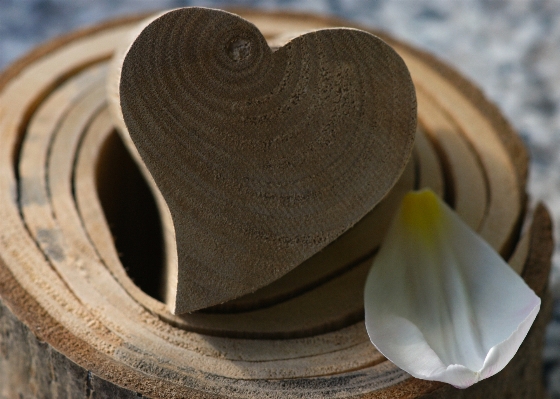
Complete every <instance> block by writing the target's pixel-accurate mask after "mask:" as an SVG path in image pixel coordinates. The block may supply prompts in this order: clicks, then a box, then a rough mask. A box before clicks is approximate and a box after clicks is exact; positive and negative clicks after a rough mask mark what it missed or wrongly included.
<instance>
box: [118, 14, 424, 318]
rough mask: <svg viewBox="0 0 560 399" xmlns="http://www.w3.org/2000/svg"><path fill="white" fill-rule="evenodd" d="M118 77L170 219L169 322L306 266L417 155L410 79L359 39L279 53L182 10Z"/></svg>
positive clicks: (158, 22)
mask: <svg viewBox="0 0 560 399" xmlns="http://www.w3.org/2000/svg"><path fill="white" fill-rule="evenodd" d="M117 67H118V68H119V71H120V76H118V78H119V93H120V98H119V99H118V101H119V104H120V107H121V110H122V115H123V118H124V121H125V124H126V127H127V130H128V132H129V134H130V137H131V138H132V141H133V142H134V145H135V146H136V147H137V149H138V152H139V153H140V155H141V157H142V160H143V162H144V164H145V165H146V166H147V168H148V170H149V172H150V174H151V175H152V176H153V178H154V180H155V182H156V183H157V186H158V188H159V190H160V191H161V193H162V195H163V197H164V198H165V200H166V202H167V205H168V206H169V210H170V212H171V216H172V219H173V224H174V229H175V236H176V242H177V254H178V262H179V267H178V277H177V290H176V300H175V301H174V302H175V308H174V309H173V311H174V312H175V313H184V312H191V311H193V310H197V309H201V308H205V307H208V306H209V305H215V304H218V303H221V302H224V301H226V300H229V299H232V298H236V297H239V296H241V295H242V294H246V293H250V292H253V291H255V290H256V289H257V288H260V287H262V286H265V285H267V284H268V283H270V282H272V281H274V280H276V279H277V278H279V277H280V276H282V275H284V274H285V273H287V272H288V271H290V270H291V269H293V268H294V267H296V266H297V265H299V264H300V263H301V262H302V261H304V260H306V259H307V258H309V257H311V256H312V255H313V254H315V253H316V252H318V251H319V250H321V249H322V248H324V247H325V246H326V245H328V244H329V243H330V242H332V241H333V240H334V239H335V238H337V237H338V236H340V235H341V234H342V233H343V232H344V231H346V230H348V229H349V228H350V227H351V226H353V225H354V224H355V223H356V222H358V221H359V220H360V219H361V218H363V216H364V215H365V214H366V213H368V212H369V211H371V209H372V208H373V207H374V206H375V204H377V202H379V201H380V200H381V198H382V197H383V196H384V195H385V194H386V193H387V191H388V190H389V189H390V188H391V187H392V186H393V185H394V184H395V182H396V180H397V179H398V177H399V176H400V174H401V173H402V170H403V169H404V167H405V165H406V162H407V160H408V157H409V155H410V151H411V149H412V143H413V139H414V131H415V127H416V99H415V95H414V87H413V85H412V81H411V79H410V77H409V73H408V70H407V69H406V66H405V65H404V63H403V62H402V60H401V59H400V57H399V56H398V55H397V54H396V53H395V52H394V51H393V50H392V49H391V48H390V47H389V46H387V45H386V44H385V43H384V42H383V41H381V40H379V39H378V38H376V37H375V36H373V35H371V34H370V33H366V32H363V31H359V30H355V29H330V30H329V29H325V30H318V31H315V32H310V33H307V34H304V35H302V36H298V37H296V38H294V39H292V40H290V41H289V42H288V43H287V44H286V45H284V46H282V47H280V48H278V49H277V50H276V51H274V52H272V51H271V50H270V48H269V46H268V44H267V42H266V40H265V38H264V37H263V36H262V34H261V33H260V32H259V30H258V29H257V28H256V27H255V26H254V25H253V24H251V23H249V22H247V21H245V20H243V19H241V18H239V17H238V16H235V15H233V14H229V13H226V12H222V11H217V10H209V9H202V8H196V7H193V8H183V9H180V10H174V11H171V12H168V13H166V14H163V15H162V16H160V17H158V18H157V19H155V20H154V21H152V22H151V23H150V24H149V25H148V26H147V27H146V28H145V29H144V30H143V31H142V32H141V33H140V34H139V35H138V37H136V38H135V40H134V42H133V43H132V45H131V46H130V47H129V49H128V51H127V52H126V54H125V56H124V59H123V62H122V65H118V66H117Z"/></svg>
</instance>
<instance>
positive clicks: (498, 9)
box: [0, 0, 560, 399]
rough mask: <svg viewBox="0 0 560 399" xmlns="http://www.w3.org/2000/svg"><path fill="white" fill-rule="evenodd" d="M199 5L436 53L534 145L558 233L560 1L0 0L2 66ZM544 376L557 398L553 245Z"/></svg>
mask: <svg viewBox="0 0 560 399" xmlns="http://www.w3.org/2000/svg"><path fill="white" fill-rule="evenodd" d="M190 5H199V6H207V7H225V6H229V7H233V6H237V7H239V6H242V7H252V8H261V9H288V10H300V11H308V12H315V13H321V14H328V15H335V16H338V17H343V18H347V19H350V20H352V21H355V22H359V23H362V24H364V25H367V26H371V27H375V28H377V29H381V30H384V31H386V32H388V33H390V34H391V35H393V36H394V37H396V38H399V39H402V40H405V41H407V42H409V43H411V44H413V45H415V46H417V47H420V48H422V49H424V50H428V51H430V52H432V53H434V54H436V55H437V56H438V57H439V58H441V59H443V60H444V61H446V62H447V63H449V64H451V65H453V66H454V67H455V68H457V69H458V70H459V71H461V72H462V73H463V74H464V75H466V76H467V77H468V78H470V79H471V80H472V81H474V82H475V83H476V84H478V86H480V87H481V88H482V89H483V91H484V92H485V93H486V95H487V96H488V98H489V99H490V100H491V101H493V102H495V103H497V104H498V106H499V107H500V108H501V109H502V111H503V113H504V114H505V115H506V117H507V118H508V119H509V121H510V122H511V123H512V124H513V126H514V127H515V129H516V130H517V131H518V133H519V134H520V135H521V137H522V138H523V140H524V141H525V143H526V144H527V146H528V148H529V150H530V153H531V175H530V180H529V194H530V196H531V199H532V201H544V202H545V203H546V205H547V206H548V208H549V209H550V210H551V212H552V214H553V217H554V219H555V222H556V228H555V232H556V237H557V238H558V237H560V235H558V232H560V112H559V110H558V107H559V105H560V0H309V1H303V0H244V1H243V0H238V1H228V2H225V1H213V0H200V1H182V0H162V1H148V0H0V70H2V69H4V68H5V67H6V66H7V65H8V64H9V63H10V62H12V61H14V60H15V59H17V58H18V57H20V56H22V55H23V54H25V53H26V52H27V51H29V50H31V49H32V48H33V47H35V46H36V45H38V44H40V43H42V42H44V41H46V40H48V39H50V38H53V37H56V36H58V35H60V34H63V33H65V32H69V31H71V30H74V29H76V28H79V27H83V26H86V25H91V24H94V23H96V22H99V21H102V20H105V19H108V18H114V17H117V16H122V15H127V14H134V13H140V12H146V11H150V10H156V9H166V8H175V7H181V6H190ZM550 287H551V290H552V292H553V295H554V296H555V298H556V301H555V310H554V314H553V318H552V320H551V322H550V324H549V326H548V331H547V344H546V348H545V352H544V360H545V374H544V377H543V378H544V379H545V382H546V384H547V386H548V388H549V392H550V394H551V399H560V245H557V250H556V253H555V256H554V267H553V272H552V275H551V284H550Z"/></svg>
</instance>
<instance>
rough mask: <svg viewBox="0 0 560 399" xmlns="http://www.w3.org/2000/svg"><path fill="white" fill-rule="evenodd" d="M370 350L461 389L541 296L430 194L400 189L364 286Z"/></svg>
mask: <svg viewBox="0 0 560 399" xmlns="http://www.w3.org/2000/svg"><path fill="white" fill-rule="evenodd" d="M364 296H365V298H364V299H365V320H366V328H367V331H368V334H369V337H370V339H371V341H372V342H373V344H374V345H375V346H376V347H377V349H378V350H379V351H380V352H381V353H382V354H383V355H384V356H385V357H387V358H388V359H389V360H391V361H392V362H393V363H395V364H396V365H397V366H399V367H400V368H402V369H403V370H405V371H407V372H408V373H410V374H411V375H413V376H414V377H417V378H421V379H427V380H436V381H443V382H447V383H450V384H452V385H454V386H456V387H459V388H466V387H468V386H470V385H472V384H474V383H476V382H477V381H479V380H481V379H484V378H488V377H490V376H492V375H494V374H496V373H497V372H499V371H500V370H502V369H503V368H504V367H505V366H506V364H507V363H508V362H509V361H510V360H511V358H512V357H513V356H514V355H515V353H516V352H517V349H518V348H519V346H520V345H521V342H522V341H523V339H524V338H525V336H526V335H527V332H528V331H529V328H530V327H531V325H532V323H533V321H534V320H535V317H536V316H537V313H538V311H539V309H540V302H541V301H540V299H539V297H538V296H537V295H536V294H535V293H534V292H533V290H531V289H530V288H529V287H528V286H527V284H525V282H524V281H523V279H522V278H521V277H519V276H518V275H517V274H516V273H515V272H514V271H513V270H512V269H511V267H510V266H509V265H508V264H507V263H506V262H505V261H504V260H503V259H502V258H501V257H500V255H499V254H498V253H496V252H495V251H494V250H493V249H492V248H491V247H490V246H489V245H488V244H487V243H486V242H485V241H484V240H483V239H482V238H480V237H479V236H478V235H477V234H476V233H475V232H474V231H472V230H471V228H470V227H468V226H467V225H466V224H465V223H464V222H463V221H462V220H461V218H460V217H459V216H458V215H457V214H455V213H454V212H453V211H452V210H451V209H450V208H449V207H448V206H447V205H446V204H445V203H443V201H441V200H440V199H439V198H438V197H437V196H436V195H435V194H434V193H433V192H432V191H429V190H423V191H419V192H411V193H409V194H407V195H406V196H405V198H404V199H403V202H402V204H401V207H400V209H399V211H398V212H397V214H396V215H395V218H394V220H393V223H392V225H391V227H390V228H389V231H388V232H387V236H386V238H385V241H384V243H383V244H382V246H381V248H380V250H379V253H378V254H377V256H376V259H375V261H374V263H373V266H372V268H371V271H370V273H369V275H368V278H367V281H366V287H365V294H364Z"/></svg>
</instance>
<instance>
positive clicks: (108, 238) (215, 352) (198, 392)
mask: <svg viewBox="0 0 560 399" xmlns="http://www.w3.org/2000/svg"><path fill="white" fill-rule="evenodd" d="M243 16H244V17H246V18H249V19H250V20H251V21H252V22H254V23H255V24H256V25H257V26H258V27H259V29H260V30H261V31H262V32H263V34H264V37H265V38H266V39H267V40H270V41H272V40H274V37H275V36H279V35H283V34H284V33H285V32H294V31H306V30H309V29H314V28H319V27H328V26H340V25H342V24H344V25H346V26H348V23H347V22H341V21H336V20H331V19H324V18H319V17H314V16H309V15H301V14H289V13H272V14H268V13H263V12H249V11H247V12H244V13H243ZM135 22H136V21H131V20H123V21H119V22H111V23H108V24H103V25H100V26H98V27H96V28H93V29H88V30H86V31H82V32H78V33H75V34H73V35H71V36H69V37H67V38H62V39H59V40H57V41H55V42H53V43H50V44H48V45H46V47H44V48H41V49H38V50H36V51H35V52H34V53H32V54H30V55H29V56H27V58H25V59H23V60H22V61H19V62H18V63H16V64H14V66H12V67H11V68H10V69H8V70H7V71H6V72H5V73H4V74H3V75H2V76H0V113H1V115H2V117H1V118H0V142H2V143H3V144H2V146H0V171H1V173H0V204H1V206H0V297H1V303H2V305H1V307H0V396H1V397H22V396H23V397H55V398H56V397H82V396H86V397H88V396H99V397H104V396H105V397H137V395H138V394H141V395H142V396H144V397H153V398H170V397H188V398H224V397H228V398H231V397H239V398H241V397H258V398H267V397H268V398H290V397H302V396H304V397H309V398H324V397H339V398H340V397H353V398H356V397H361V398H387V397H400V398H419V397H431V398H440V397H449V398H478V397H481V398H482V397H512V398H539V397H543V391H542V386H541V376H540V367H541V359H540V352H541V348H542V341H543V336H544V327H545V325H546V320H547V317H548V311H547V306H548V305H547V306H544V307H543V310H542V311H541V314H540V315H539V316H538V318H537V321H536V322H535V324H534V325H533V327H532V328H531V331H530V332H529V335H528V336H527V338H526V340H525V342H524V343H523V345H522V347H521V348H520V350H519V352H518V353H517V355H516V356H515V357H514V359H513V360H512V362H511V363H510V364H509V365H508V366H507V367H506V368H505V369H504V370H503V371H502V372H500V373H498V374H497V375H496V376H494V377H491V378H489V379H488V380H485V381H482V382H480V383H478V384H476V385H475V386H473V387H471V388H469V389H465V390H457V389H455V388H453V387H450V386H447V385H445V384H441V383H435V382H426V381H420V380H417V379H414V378H412V377H410V376H409V375H408V374H406V373H404V372H403V371H402V370H400V369H398V368H397V367H396V366H394V365H393V364H392V363H390V362H388V361H387V360H385V359H384V358H383V356H381V354H380V353H379V352H377V351H376V350H375V348H374V347H373V345H372V344H371V343H370V342H369V339H368V337H367V334H366V331H365V328H364V323H363V314H362V310H361V306H362V305H361V301H360V300H359V298H360V297H361V290H362V287H363V280H364V278H365V277H364V274H365V271H366V270H367V264H365V263H363V262H364V260H365V258H364V259H362V258H361V256H362V255H363V254H364V253H365V254H366V255H368V254H369V256H371V255H373V253H371V254H370V252H368V251H374V248H375V247H374V246H372V245H373V244H371V243H368V244H367V245H364V243H363V242H362V240H365V237H366V236H367V235H368V234H369V232H371V231H372V230H375V231H377V230H378V228H380V227H379V226H380V225H376V224H375V223H373V222H371V221H370V222H369V223H364V224H363V227H361V228H360V229H357V230H356V231H355V232H352V231H351V230H350V231H349V232H348V233H347V236H346V238H345V240H347V242H346V243H345V244H342V239H341V243H337V242H336V241H335V242H334V243H333V244H332V247H333V248H338V249H337V250H333V254H334V253H338V251H342V252H343V253H342V254H340V255H339V256H340V257H339V258H338V259H335V260H331V258H330V257H326V256H324V255H322V253H319V254H318V255H317V257H318V258H317V260H316V262H317V263H316V265H317V266H316V267H317V268H320V267H319V266H320V265H322V264H326V263H328V262H332V264H330V263H329V266H328V268H330V269H329V270H330V271H329V272H328V273H325V274H323V275H320V276H318V277H316V278H313V277H311V278H309V277H307V280H306V282H305V284H301V285H300V286H298V287H297V289H294V290H291V289H287V288H286V285H282V284H280V285H279V286H277V287H272V285H271V287H272V288H269V287H264V288H263V289H262V290H263V291H262V293H259V292H258V291H257V292H256V293H255V297H254V298H252V299H251V298H248V299H247V298H240V299H239V300H238V303H237V304H231V305H224V306H223V307H221V308H215V309H213V310H212V312H205V313H203V312H198V313H194V314H192V315H188V316H184V317H181V316H177V315H174V314H172V313H171V311H170V310H169V308H168V306H167V305H166V303H165V302H164V300H165V298H164V296H163V295H161V294H158V293H157V289H154V290H149V289H147V284H149V283H151V281H149V280H148V281H147V282H146V281H141V280H138V278H137V279H136V280H133V278H132V277H131V276H139V275H141V274H142V273H145V272H147V271H148V273H156V274H157V273H158V272H159V273H160V274H161V273H163V269H164V267H163V264H164V263H165V262H166V261H165V259H162V256H156V257H155V259H156V260H155V261H154V258H148V257H146V258H145V259H138V258H134V256H131V255H130V254H131V251H136V250H139V251H140V249H138V248H135V247H134V245H129V246H127V245H126V240H123V238H122V236H123V234H125V233H126V232H127V231H129V232H130V234H131V235H136V236H137V237H143V238H142V240H144V241H141V242H150V241H159V242H161V240H162V238H161V236H162V235H164V234H165V233H164V232H163V230H162V229H161V228H160V229H159V233H155V235H154V233H153V231H158V230H157V229H153V228H152V225H144V226H143V225H142V223H140V222H136V224H135V223H132V224H130V223H131V220H132V221H137V220H144V219H149V218H153V219H155V220H156V224H157V221H158V220H159V219H160V218H159V214H158V210H157V209H156V206H155V205H154V204H155V203H156V202H155V200H154V197H155V196H157V193H150V186H149V185H148V183H146V182H145V181H144V179H143V178H142V174H141V172H140V171H139V169H138V168H137V167H136V166H135V165H134V161H133V160H132V158H131V156H130V155H129V154H127V153H126V151H125V146H124V145H123V143H122V142H120V141H119V140H120V139H119V138H118V136H117V135H116V134H115V133H114V130H113V128H114V126H113V123H112V120H111V118H110V117H109V113H108V111H107V105H106V103H105V97H104V95H103V86H104V84H103V83H102V82H103V79H104V75H105V74H106V66H107V63H108V60H109V58H110V56H111V54H112V52H113V51H114V49H115V45H116V43H117V42H118V41H119V39H120V38H121V37H122V36H123V35H125V34H126V32H128V30H129V29H130V28H131V27H132V26H134V24H135ZM385 40H386V41H387V42H389V43H390V44H391V45H392V46H393V47H394V48H395V49H397V51H399V53H400V54H401V56H403V58H404V59H405V60H407V65H408V67H409V69H410V70H411V75H412V78H413V81H414V82H415V84H416V87H417V91H418V93H419V96H418V101H419V107H418V110H419V115H418V117H419V120H420V121H421V125H420V128H419V130H418V132H417V135H418V139H417V144H416V147H415V150H414V156H413V163H411V164H409V168H410V169H409V170H408V174H405V175H404V176H403V180H401V182H400V183H399V185H397V186H396V187H399V188H398V189H397V191H398V190H404V189H405V188H406V187H410V186H414V187H423V186H429V187H432V188H433V189H435V190H439V192H440V193H441V194H442V195H445V197H446V198H447V199H448V201H449V202H450V203H451V205H453V206H455V208H456V210H457V212H459V214H461V215H462V216H463V217H464V218H466V219H467V221H470V222H471V223H472V225H478V227H477V229H478V231H479V232H480V233H481V234H482V235H483V236H484V237H485V238H486V239H487V240H488V241H490V242H492V243H493V244H494V245H495V248H497V249H500V250H501V251H502V254H503V256H504V257H505V258H506V259H508V260H509V262H510V264H511V265H512V267H513V268H514V269H515V270H516V271H518V272H519V273H521V275H522V276H523V278H524V279H525V281H527V283H528V284H529V285H530V286H531V287H532V288H533V289H535V291H536V292H537V294H538V295H540V296H541V297H543V298H544V299H546V298H548V297H547V294H546V282H547V276H548V271H549V267H550V256H551V251H552V237H551V226H550V219H549V217H548V214H547V212H546V210H545V209H544V208H542V207H538V208H537V209H536V210H535V212H534V213H533V215H532V218H531V219H529V220H527V218H528V217H529V216H530V215H528V214H527V212H526V211H525V184H526V181H525V179H526V168H527V158H526V153H525V150H524V148H523V147H522V146H520V145H519V143H520V142H519V140H518V138H516V136H515V135H514V133H513V132H512V131H511V128H510V127H509V125H507V123H505V122H504V120H503V118H502V117H501V116H500V114H499V112H498V111H497V110H496V109H495V107H494V106H493V105H491V104H489V103H488V102H487V101H486V100H485V99H484V98H483V97H482V96H481V94H480V93H479V92H478V91H477V90H476V89H475V88H474V87H473V86H472V85H471V84H470V83H468V82H467V81H465V80H464V79H463V78H461V77H460V76H459V75H457V74H456V73H455V72H454V71H453V70H451V69H450V68H449V67H447V66H445V65H444V64H442V63H440V62H439V61H437V60H434V59H433V58H432V57H431V56H429V55H427V54H425V53H422V52H419V51H417V50H415V49H412V48H410V47H409V46H407V45H405V44H402V43H399V42H396V41H394V40H392V39H391V38H387V37H385ZM432 81H433V82H434V84H432ZM450 101H454V102H450ZM451 104H461V107H465V109H457V110H456V109H454V108H453V107H452V106H451ZM472 118H474V119H472ZM473 124H474V126H478V127H480V129H471V128H470V127H469V126H471V125H473ZM483 141H484V142H488V143H490V144H491V146H492V147H491V148H492V151H488V150H484V151H482V149H481V146H482V142H483ZM456 153H457V156H455V154H456ZM473 165H476V166H477V167H476V168H474V170H473V167H472V166H473ZM110 178H114V180H115V182H116V183H111V182H110V181H109V180H110ZM458 179H461V180H462V179H466V180H467V181H469V182H470V183H469V184H471V185H473V186H478V187H482V186H484V187H485V189H486V191H484V190H482V191H481V190H469V189H468V187H469V185H467V183H465V182H463V181H461V182H459V181H458ZM502 179H504V181H502ZM119 181H121V182H122V181H126V182H127V185H124V184H123V185H122V187H121V186H120V185H119V184H118V182H119ZM502 183H503V184H505V185H504V186H501V184H502ZM119 187H120V188H119ZM152 188H153V187H152ZM121 190H122V191H121ZM397 191H395V193H391V194H390V195H392V196H393V195H394V196H395V198H397V197H398V196H399V195H398V194H396V193H397ZM98 196H99V199H98V198H97V197H98ZM505 196H508V197H507V199H505V200H504V198H506V197H505ZM387 198H389V197H387ZM500 199H501V201H502V202H503V203H504V204H505V203H507V204H509V206H508V207H507V208H506V209H498V208H499V205H500V204H499V202H496V201H499V200H500ZM135 201H136V202H138V204H136V205H137V206H136V207H131V208H130V209H131V212H132V217H125V216H122V217H120V216H119V215H120V212H118V211H115V209H117V210H118V209H124V208H126V207H127V206H130V205H127V204H131V203H133V202H135ZM150 201H151V202H150ZM149 203H151V204H152V205H151V206H148V205H143V204H149ZM379 206H385V207H387V208H386V209H389V208H391V207H392V206H394V205H391V204H390V202H389V201H388V202H381V203H380V204H379ZM111 207H114V209H113V210H111ZM482 210H484V212H483V211H482ZM142 212H143V213H142ZM374 212H375V209H374ZM377 212H380V211H377ZM387 212H389V211H387ZM381 213H383V214H384V213H385V212H381ZM135 214H136V215H138V216H137V217H134V215H135ZM481 214H482V216H480V215H481ZM469 218H473V220H471V219H469ZM475 218H476V221H475V220H474V219H475ZM523 221H525V223H526V224H527V225H528V226H530V228H528V229H527V230H526V232H525V233H524V235H522V236H521V237H520V227H521V224H522V223H523ZM360 223H362V222H360ZM360 223H358V225H356V227H358V226H359V225H360ZM382 225H383V224H381V226H382ZM131 230H134V234H133V232H132V231H131ZM112 231H113V232H119V234H118V235H117V237H116V241H113V239H112V233H111V232H112ZM158 235H159V236H158ZM123 244H124V245H123ZM143 246H145V247H147V246H148V245H147V244H143ZM341 248H343V249H341ZM143 249H144V250H145V251H146V252H144V253H148V252H149V248H148V249H146V248H143ZM165 249H166V248H165V245H159V251H163V252H165ZM328 250H329V248H326V249H325V250H324V252H326V251H328ZM510 255H511V256H510ZM321 256H323V257H322V258H321ZM333 256H334V255H333ZM129 257H131V258H132V259H135V260H134V261H132V262H128V261H127V258H129ZM158 258H159V259H158ZM360 260H361V261H360ZM323 262H325V263H323ZM123 264H124V265H125V266H126V267H127V268H128V269H129V270H128V272H127V270H126V269H125V268H124V266H123ZM154 264H155V265H154ZM302 266H303V265H302ZM298 269H299V267H298V268H296V269H294V271H293V273H296V271H297V270H298ZM302 270H303V269H302ZM310 270H311V269H310ZM311 274H313V272H309V271H308V272H305V270H303V271H302V275H306V276H309V275H311ZM158 279H159V280H161V277H159V278H155V277H154V279H153V280H156V281H157V280H158ZM294 280H297V278H294ZM135 283H136V284H135ZM267 289H269V291H268V292H267V291H266V290H267ZM147 292H149V293H150V294H151V295H152V296H150V295H149V294H148V293H147ZM544 303H545V304H547V303H548V301H547V300H545V301H544ZM322 308H324V309H322ZM275 320H276V321H275ZM279 321H282V322H279Z"/></svg>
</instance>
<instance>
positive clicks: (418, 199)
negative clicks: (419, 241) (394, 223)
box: [401, 190, 442, 243]
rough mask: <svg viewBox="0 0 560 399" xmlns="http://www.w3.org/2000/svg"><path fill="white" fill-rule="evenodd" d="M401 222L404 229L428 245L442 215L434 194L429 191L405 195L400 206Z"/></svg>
mask: <svg viewBox="0 0 560 399" xmlns="http://www.w3.org/2000/svg"><path fill="white" fill-rule="evenodd" d="M401 215H402V220H403V223H404V225H405V226H406V228H407V229H408V230H409V231H410V232H411V233H413V234H417V235H419V236H420V237H422V238H423V239H424V240H426V241H427V242H429V243H433V239H434V233H435V232H436V230H437V229H438V228H439V226H440V225H441V220H442V214H441V208H440V204H439V201H438V198H437V196H436V194H435V193H434V192H433V191H431V190H422V191H412V192H410V193H408V194H406V195H405V196H404V198H403V201H402V205H401Z"/></svg>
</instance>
